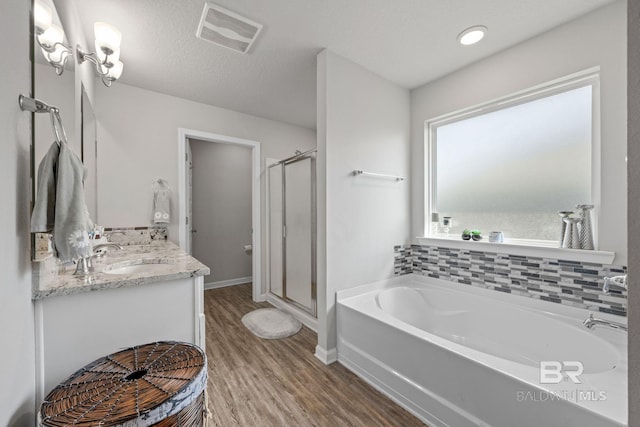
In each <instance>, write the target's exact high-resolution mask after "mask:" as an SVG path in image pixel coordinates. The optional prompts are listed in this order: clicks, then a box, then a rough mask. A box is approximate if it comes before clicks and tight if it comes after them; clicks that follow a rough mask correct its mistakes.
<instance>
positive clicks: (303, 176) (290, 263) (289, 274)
mask: <svg viewBox="0 0 640 427" xmlns="http://www.w3.org/2000/svg"><path fill="white" fill-rule="evenodd" d="M311 161H312V159H311V158H306V159H302V160H297V161H295V162H293V163H289V164H286V165H285V167H284V173H285V185H284V188H285V214H284V222H285V233H284V235H285V260H284V265H285V274H284V282H285V289H286V296H287V298H288V299H290V300H292V301H294V302H296V303H297V304H299V305H301V306H303V307H304V308H305V309H307V310H308V311H312V309H313V303H314V301H313V299H314V298H313V295H312V291H313V283H312V282H313V280H312V278H313V271H312V256H313V254H312V247H313V242H312V236H311V234H312V233H311V230H312V218H311V216H312V215H311V214H312V208H313V206H312V198H311V196H312V194H311V185H310V184H311Z"/></svg>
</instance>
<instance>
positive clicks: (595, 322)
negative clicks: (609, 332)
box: [582, 313, 627, 331]
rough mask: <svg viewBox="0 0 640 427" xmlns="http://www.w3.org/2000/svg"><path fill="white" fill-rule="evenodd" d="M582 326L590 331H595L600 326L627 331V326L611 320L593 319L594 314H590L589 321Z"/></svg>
mask: <svg viewBox="0 0 640 427" xmlns="http://www.w3.org/2000/svg"><path fill="white" fill-rule="evenodd" d="M582 324H583V325H584V326H586V327H587V328H589V329H593V327H594V326H596V325H598V326H608V327H610V328H613V329H620V330H623V331H626V330H627V325H625V324H623V323H618V322H613V321H610V320H604V319H598V318H596V317H593V313H592V314H589V317H587V319H586V320H585V321H584V322H582Z"/></svg>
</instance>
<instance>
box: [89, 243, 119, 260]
mask: <svg viewBox="0 0 640 427" xmlns="http://www.w3.org/2000/svg"><path fill="white" fill-rule="evenodd" d="M106 248H114V249H117V250H119V251H121V250H122V245H119V244H117V243H100V244H99V245H95V246H94V247H93V251H94V252H96V254H95V255H94V256H95V257H97V258H102V256H104V254H105V253H106V252H104V251H103V249H106ZM98 251H100V252H98Z"/></svg>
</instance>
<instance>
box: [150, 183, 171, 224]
mask: <svg viewBox="0 0 640 427" xmlns="http://www.w3.org/2000/svg"><path fill="white" fill-rule="evenodd" d="M170 210H171V191H170V190H169V189H168V188H162V189H157V190H156V191H155V192H154V193H153V223H154V224H168V223H169V220H170V217H171V215H170V214H171V212H170Z"/></svg>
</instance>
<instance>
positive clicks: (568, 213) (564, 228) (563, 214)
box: [558, 211, 573, 247]
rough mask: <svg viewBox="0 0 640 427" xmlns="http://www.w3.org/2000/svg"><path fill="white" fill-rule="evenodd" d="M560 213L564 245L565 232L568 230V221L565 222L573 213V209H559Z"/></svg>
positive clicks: (561, 242)
mask: <svg viewBox="0 0 640 427" xmlns="http://www.w3.org/2000/svg"><path fill="white" fill-rule="evenodd" d="M558 215H560V247H562V244H563V242H564V234H565V233H566V231H567V223H566V222H564V219H565V218H567V217H569V216H571V215H573V211H558Z"/></svg>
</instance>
